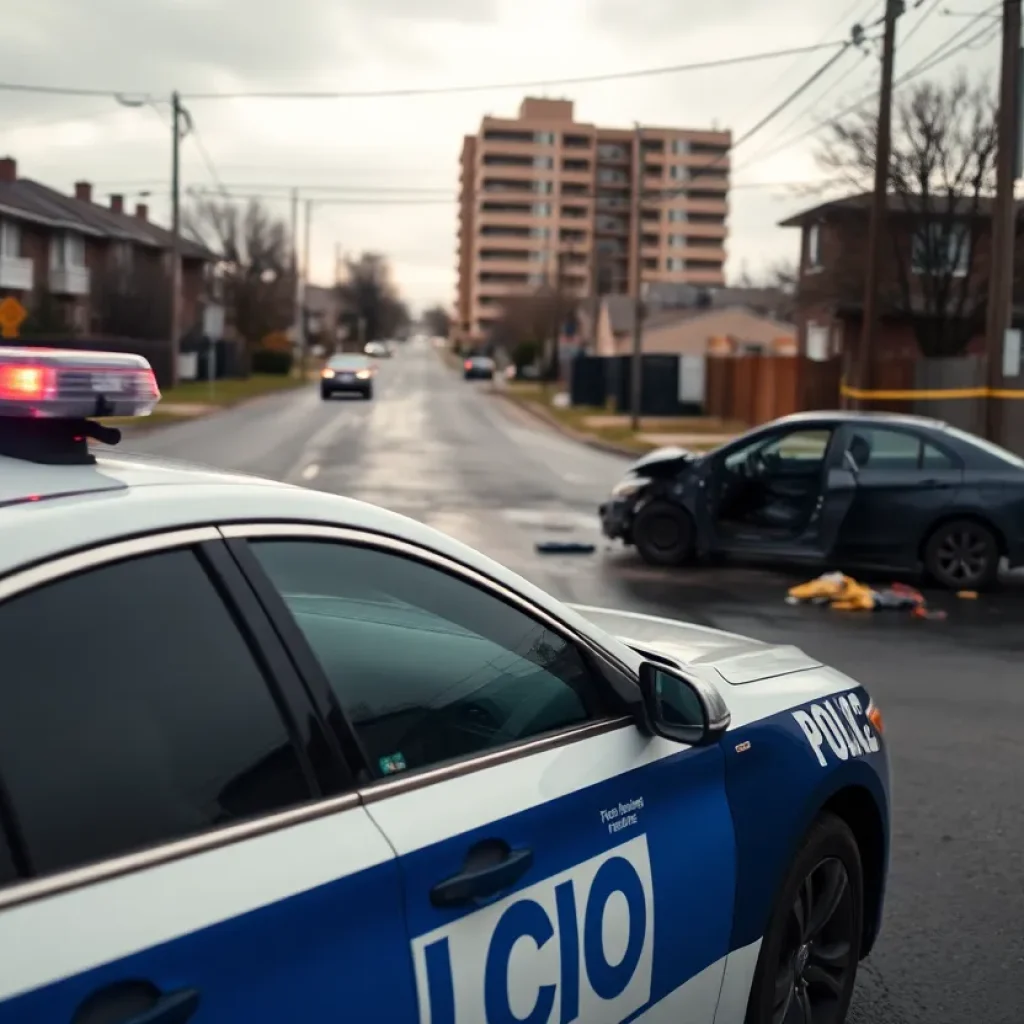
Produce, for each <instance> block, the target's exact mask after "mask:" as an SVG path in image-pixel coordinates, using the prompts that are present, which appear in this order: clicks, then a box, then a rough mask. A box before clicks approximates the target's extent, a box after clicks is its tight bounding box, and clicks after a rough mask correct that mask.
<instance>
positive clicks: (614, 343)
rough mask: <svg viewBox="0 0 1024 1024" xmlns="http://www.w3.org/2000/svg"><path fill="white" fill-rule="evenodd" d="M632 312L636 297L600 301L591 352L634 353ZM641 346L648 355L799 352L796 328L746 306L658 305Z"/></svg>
mask: <svg viewBox="0 0 1024 1024" xmlns="http://www.w3.org/2000/svg"><path fill="white" fill-rule="evenodd" d="M633 316H634V303H633V300H632V299H631V298H629V297H628V296H625V295H609V296H607V297H606V298H605V299H604V300H603V301H602V303H601V308H600V313H599V316H598V321H597V326H596V332H595V337H594V340H593V344H592V346H591V354H593V355H598V356H617V355H626V354H628V353H630V352H632V351H633ZM641 346H642V349H643V352H644V354H645V355H681V356H682V355H689V356H703V355H708V354H716V355H718V354H721V355H732V354H742V353H749V352H773V353H778V354H791V353H793V352H795V350H796V329H795V327H794V326H793V325H792V324H789V323H785V322H783V321H780V320H775V319H773V318H771V317H767V316H763V315H761V314H759V313H757V312H755V311H753V310H751V309H748V308H747V307H745V306H741V305H729V306H724V307H717V308H716V307H715V306H713V305H710V304H708V303H704V304H701V305H692V306H686V307H682V308H657V307H655V308H650V309H648V310H647V313H646V315H645V317H644V320H643V336H642V340H641Z"/></svg>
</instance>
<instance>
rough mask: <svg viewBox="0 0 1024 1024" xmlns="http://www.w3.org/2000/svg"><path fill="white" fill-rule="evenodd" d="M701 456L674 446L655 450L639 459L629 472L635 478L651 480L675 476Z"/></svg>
mask: <svg viewBox="0 0 1024 1024" xmlns="http://www.w3.org/2000/svg"><path fill="white" fill-rule="evenodd" d="M698 458H700V456H699V455H698V454H697V453H696V452H691V451H689V450H688V449H686V448H677V447H675V446H674V445H673V446H668V447H665V448H655V449H654V451H653V452H648V453H647V454H646V455H644V456H643V457H642V458H640V459H637V461H636V462H634V463H633V464H632V465H631V466H630V467H629V472H630V473H631V474H633V475H634V476H644V477H649V478H656V477H669V476H675V475H676V474H677V473H678V472H680V470H682V469H683V468H684V467H685V466H689V465H691V464H692V463H694V462H696V461H697V459H698Z"/></svg>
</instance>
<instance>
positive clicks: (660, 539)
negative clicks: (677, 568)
mask: <svg viewBox="0 0 1024 1024" xmlns="http://www.w3.org/2000/svg"><path fill="white" fill-rule="evenodd" d="M630 535H631V536H632V539H633V543H634V544H635V545H636V549H637V551H639V552H640V557H641V558H642V559H643V560H644V561H645V562H647V563H648V564H649V565H683V564H684V563H686V562H688V561H689V560H690V559H691V558H692V557H693V547H694V545H693V535H694V527H693V519H692V518H691V517H690V514H689V512H687V511H686V510H685V509H682V508H680V507H679V506H678V505H673V504H672V503H671V502H668V501H652V502H650V503H649V504H647V505H644V507H643V508H642V509H641V510H640V512H639V513H638V514H637V515H636V517H635V518H634V519H633V524H632V527H631V528H630Z"/></svg>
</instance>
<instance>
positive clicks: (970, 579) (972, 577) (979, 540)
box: [924, 519, 1000, 590]
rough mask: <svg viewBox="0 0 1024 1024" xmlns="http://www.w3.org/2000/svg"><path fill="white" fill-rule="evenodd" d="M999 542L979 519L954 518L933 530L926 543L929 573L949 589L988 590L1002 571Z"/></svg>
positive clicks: (933, 578) (925, 556) (926, 559)
mask: <svg viewBox="0 0 1024 1024" xmlns="http://www.w3.org/2000/svg"><path fill="white" fill-rule="evenodd" d="M999 559H1000V550H999V542H998V541H997V540H996V535H995V534H994V533H993V532H992V529H991V528H990V527H988V526H986V525H985V524H984V523H981V522H978V521H977V520H976V519H953V520H951V521H950V522H948V523H942V524H941V525H940V526H938V527H937V528H936V529H935V530H933V531H932V533H931V535H930V536H929V537H928V540H927V542H926V543H925V546H924V567H925V571H926V572H927V573H928V576H929V577H930V578H931V579H932V580H934V581H935V582H936V583H938V584H939V585H940V586H943V587H946V588H947V589H949V590H984V589H985V588H986V587H990V586H991V585H992V584H993V583H994V582H995V581H996V577H997V576H998V575H999Z"/></svg>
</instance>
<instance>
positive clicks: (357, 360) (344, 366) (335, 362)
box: [327, 355, 366, 370]
mask: <svg viewBox="0 0 1024 1024" xmlns="http://www.w3.org/2000/svg"><path fill="white" fill-rule="evenodd" d="M327 365H328V367H330V369H332V370H361V369H363V367H365V366H366V357H365V356H359V355H348V356H332V357H331V358H330V360H328V363H327Z"/></svg>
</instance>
